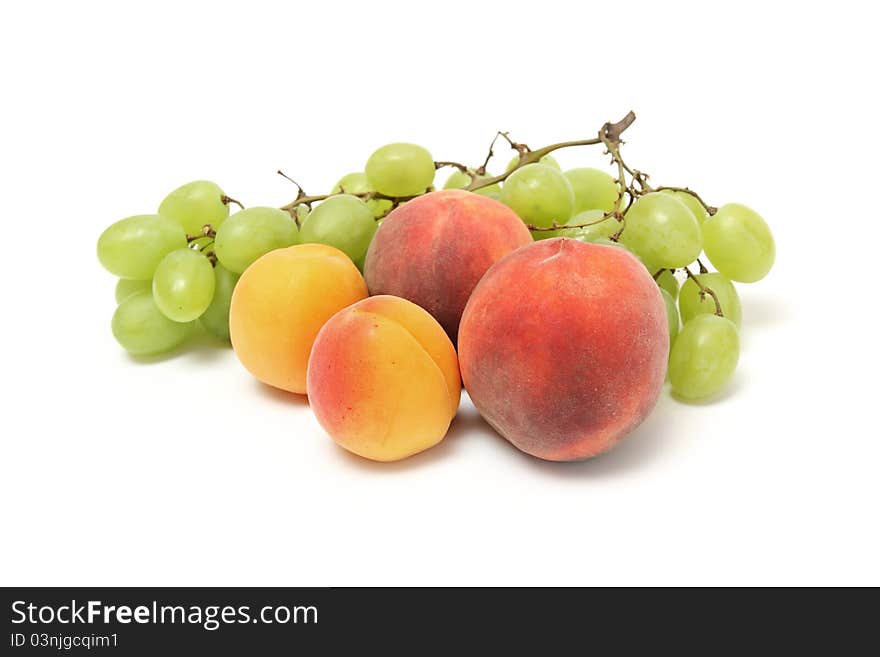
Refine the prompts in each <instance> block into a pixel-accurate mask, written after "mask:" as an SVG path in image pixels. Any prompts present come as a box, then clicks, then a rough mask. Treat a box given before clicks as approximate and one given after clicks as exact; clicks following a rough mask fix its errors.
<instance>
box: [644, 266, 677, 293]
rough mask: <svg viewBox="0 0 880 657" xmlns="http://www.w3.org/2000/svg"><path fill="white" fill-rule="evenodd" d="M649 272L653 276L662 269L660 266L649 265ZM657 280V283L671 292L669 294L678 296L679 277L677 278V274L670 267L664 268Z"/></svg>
mask: <svg viewBox="0 0 880 657" xmlns="http://www.w3.org/2000/svg"><path fill="white" fill-rule="evenodd" d="M647 269H648V272H649V273H650V274H651V276H653V275H654V274H656V273H657V272H658V271H660V269H661V268H660V267H654V268H652V267H650V266H648V267H647ZM655 280H656V281H657V285H659V286H660V288H661V289H663V290H666V291H667V292H669V296H671V297H672V298H673V299H675V298H677V297H678V279H676V278H675V274H673V273H672V271H671V270H669V269H664V270H663V272H662V273H661V274H660V275H659V276H658V277H657V278H656V279H655Z"/></svg>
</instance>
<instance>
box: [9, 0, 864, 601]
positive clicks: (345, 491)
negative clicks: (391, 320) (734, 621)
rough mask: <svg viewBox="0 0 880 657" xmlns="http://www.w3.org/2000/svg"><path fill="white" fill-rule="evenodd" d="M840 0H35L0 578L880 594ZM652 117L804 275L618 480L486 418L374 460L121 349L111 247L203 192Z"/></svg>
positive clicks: (23, 80) (778, 271)
mask: <svg viewBox="0 0 880 657" xmlns="http://www.w3.org/2000/svg"><path fill="white" fill-rule="evenodd" d="M819 4H820V3H799V4H797V5H791V8H786V9H783V8H781V7H782V6H784V4H783V3H769V2H761V3H756V4H754V5H750V4H749V3H733V4H730V3H728V5H726V6H724V7H722V6H720V5H717V4H716V3H692V4H685V3H671V2H646V3H638V2H629V3H616V4H615V3H607V2H605V3H597V4H590V3H574V2H550V1H547V0H544V1H543V2H529V3H515V2H510V1H507V2H500V3H495V2H480V3H465V2H444V3H436V4H433V5H428V4H423V3H416V2H407V3H396V4H394V3H382V2H358V3H351V4H342V3H338V2H332V1H324V2H314V3H291V2H288V3H281V2H278V3H262V2H248V3H238V2H237V3H219V2H212V3H207V2H206V3H201V4H196V3H184V2H175V3H140V4H138V5H134V4H133V3H110V2H108V3H95V2H78V3H60V2H59V3H46V2H33V3H4V4H3V8H2V10H0V26H2V27H0V30H2V38H0V62H2V76H3V84H2V91H3V100H2V104H0V113H2V121H0V133H2V142H0V166H2V170H0V174H2V175H0V188H2V193H0V200H2V227H0V240H2V260H0V262H2V264H3V267H4V276H3V279H2V281H3V282H2V290H3V304H2V309H3V310H2V313H3V314H2V322H0V331H2V343H0V344H2V345H3V357H2V361H0V372H2V385H3V395H2V449H3V451H2V458H0V468H2V473H0V504H2V518H0V526H2V539H0V583H2V584H6V585H12V584H28V585H50V584H90V585H134V584H151V585H160V584H169V585H171V584H176V585H197V584H209V585H233V584H235V585H244V584H249V585H328V584H874V585H877V584H880V566H878V559H877V554H878V552H880V540H878V522H877V501H878V499H880V486H878V468H880V460H878V457H880V437H878V431H877V429H876V426H875V420H876V408H877V403H878V402H877V392H878V386H877V378H876V377H877V367H878V364H880V363H878V353H877V332H878V325H877V321H876V318H877V304H878V301H877V292H876V290H877V287H876V278H877V270H876V266H875V263H874V260H875V259H876V253H877V251H876V248H877V239H878V228H877V224H878V221H880V217H878V212H877V201H876V197H875V195H876V191H877V190H876V180H877V161H878V160H877V150H878V129H877V122H878V120H880V119H878V104H877V102H876V100H875V98H874V93H875V91H876V70H875V69H876V63H877V61H878V60H880V53H878V48H877V45H876V44H877V42H876V33H875V26H876V19H875V18H873V17H871V16H869V15H867V11H866V10H862V9H860V7H862V6H865V7H867V6H869V3H855V2H836V3H834V4H833V7H832V8H829V9H817V8H815V6H817V5H819ZM822 4H824V3H822ZM829 7H830V6H829ZM629 109H634V110H635V111H636V112H637V114H638V120H637V122H636V123H635V125H634V126H633V127H632V128H631V129H630V131H629V132H628V133H627V135H626V138H627V141H628V143H627V145H626V146H625V147H624V149H625V150H624V154H625V156H626V157H627V159H628V161H629V162H630V163H632V164H633V165H635V166H638V167H640V168H642V169H645V170H647V171H650V172H651V173H652V174H653V178H652V179H653V180H654V181H655V182H658V183H667V184H687V185H691V186H692V187H694V188H695V189H697V190H699V191H700V192H701V193H703V194H704V195H705V197H706V198H707V199H709V200H710V201H711V202H714V203H716V204H721V203H724V202H726V201H728V200H736V201H741V202H744V203H746V204H748V205H751V206H753V207H754V208H756V209H757V210H758V211H759V212H761V213H762V214H763V215H764V216H765V218H766V219H767V220H768V222H769V223H770V224H771V226H772V228H773V230H774V232H775V235H776V239H777V245H778V260H777V266H776V268H775V269H774V271H773V272H772V273H771V275H770V276H769V277H768V278H767V279H765V280H764V281H762V282H760V283H757V284H754V285H748V286H746V285H743V286H741V287H740V291H741V296H742V299H743V305H744V316H745V319H744V326H743V354H742V358H741V365H740V368H739V371H738V372H737V374H736V376H735V379H734V381H733V383H732V385H731V386H730V389H729V391H728V392H727V393H726V394H725V395H723V396H722V398H721V399H720V400H718V401H716V402H715V403H712V404H707V405H696V406H687V405H683V404H680V403H677V402H675V401H673V400H671V399H670V398H669V396H668V392H667V393H664V395H663V398H662V400H661V402H660V404H659V405H658V407H657V409H656V410H655V412H654V413H653V415H651V417H650V418H649V420H648V421H647V422H646V423H645V424H644V425H643V426H642V427H641V428H640V429H639V430H637V431H636V432H635V433H634V434H633V435H632V436H631V437H630V438H629V439H628V440H627V441H626V442H625V443H624V444H623V445H622V446H620V447H619V448H618V449H617V450H616V451H614V452H612V453H610V454H608V455H606V456H603V457H602V458H600V459H597V460H595V461H592V462H586V463H579V464H551V463H545V462H541V461H538V460H535V459H532V458H530V457H527V456H525V455H522V454H520V453H518V452H517V451H516V450H515V449H514V448H512V447H511V446H510V445H508V444H507V443H506V442H505V441H504V440H502V439H501V438H499V437H498V436H496V435H495V434H494V433H493V432H492V431H491V430H490V429H488V427H487V426H486V425H485V424H483V423H482V422H481V420H479V418H478V416H477V415H476V413H475V411H474V410H473V408H472V407H471V406H470V405H469V404H467V403H465V404H463V406H462V408H461V412H460V415H459V417H458V419H457V420H456V421H455V424H454V426H453V428H452V430H451V431H450V434H449V436H448V437H447V439H446V440H445V441H444V443H442V444H441V445H440V446H439V447H437V448H435V449H433V450H430V451H429V452H426V453H424V454H422V455H419V456H417V457H414V458H412V459H409V460H407V461H405V462H401V463H397V464H391V465H381V464H373V463H370V462H366V461H363V460H360V459H358V458H356V457H353V456H350V455H348V454H347V453H345V452H343V451H342V450H341V449H339V448H337V447H336V446H335V445H334V443H333V442H332V441H331V440H330V439H329V438H328V437H326V436H325V435H324V434H323V433H322V431H321V430H320V428H319V427H318V425H317V423H316V421H315V420H314V418H313V417H312V415H311V413H310V412H309V409H308V407H307V404H306V402H305V401H304V400H303V399H300V398H297V397H294V396H290V395H286V394H282V393H279V392H274V391H272V390H270V389H268V388H266V387H264V386H262V385H260V384H258V383H256V382H255V381H254V380H253V379H251V378H250V376H249V375H248V374H247V373H246V372H245V371H244V370H243V369H242V368H241V367H240V366H239V365H238V363H237V361H236V359H235V357H234V355H233V354H232V353H231V351H229V350H228V349H223V348H218V347H217V346H216V345H215V344H214V343H211V342H210V341H208V340H203V341H202V342H201V343H199V344H197V345H196V346H195V347H194V348H191V349H189V350H185V351H183V352H181V353H180V354H179V355H176V356H175V357H172V358H168V359H165V360H159V361H156V362H151V363H146V364H145V363H139V362H136V361H134V360H133V359H131V358H129V357H128V356H126V355H125V353H123V352H122V351H121V349H120V348H119V347H118V346H117V345H116V343H115V342H114V340H113V338H112V336H111V334H110V330H109V321H110V316H111V314H112V312H113V309H114V302H113V285H114V280H113V278H112V277H111V276H110V275H108V274H107V273H106V272H104V271H103V270H102V269H101V268H100V266H99V265H98V263H97V260H96V258H95V253H94V251H95V241H96V239H97V237H98V235H99V234H100V232H101V230H102V229H103V228H104V227H105V226H106V225H108V224H110V223H111V222H113V221H115V220H116V219H119V218H121V217H124V216H127V215H130V214H136V213H144V212H152V211H154V209H155V208H156V206H157V205H158V203H159V201H160V200H161V199H162V197H163V196H164V195H165V194H166V193H167V192H168V191H170V190H171V189H172V188H174V187H176V186H177V185H179V184H182V183H184V182H186V181H189V180H193V179H198V178H208V179H213V180H216V181H218V182H219V183H220V184H221V185H222V186H223V187H224V189H225V190H226V191H227V193H229V194H230V195H232V196H235V197H237V198H240V199H241V200H242V201H243V202H244V203H245V204H246V205H268V204H272V205H281V204H283V203H284V202H286V201H288V200H290V199H291V198H292V196H293V194H294V189H293V188H292V186H291V185H290V184H289V183H287V182H285V181H284V180H283V179H281V178H280V177H278V176H276V175H275V170H276V169H278V168H279V167H280V168H283V169H284V170H285V171H286V172H287V173H289V174H291V175H293V176H295V177H296V178H298V179H299V180H300V181H301V182H302V183H303V184H304V185H305V187H306V189H307V190H310V191H313V192H319V191H322V190H325V189H328V188H329V187H330V185H332V184H333V183H334V182H335V181H336V179H337V178H338V177H340V176H341V175H342V174H344V173H346V172H348V171H353V170H357V169H360V168H362V166H363V163H364V162H365V160H366V158H367V156H368V155H369V154H370V152H371V151H372V150H373V149H374V148H375V147H377V146H379V145H381V144H383V143H386V142H389V141H397V140H407V141H415V142H418V143H422V144H424V145H426V146H427V147H429V148H430V149H431V151H432V153H433V154H434V156H435V158H437V159H447V158H451V159H460V160H466V161H469V162H473V163H477V162H478V161H479V160H480V159H481V157H482V156H483V154H484V152H485V148H486V145H487V142H488V140H489V138H490V137H491V136H492V134H494V131H495V130H497V129H499V128H500V129H507V130H511V131H513V133H514V136H516V137H518V138H520V139H521V140H522V141H525V142H527V143H529V144H531V145H532V146H540V145H543V144H546V143H550V142H551V141H558V140H563V139H572V138H578V137H589V136H592V135H593V134H594V133H595V131H596V130H597V129H598V127H599V126H600V125H601V124H602V123H603V122H604V121H606V120H608V119H618V118H620V117H621V116H622V115H623V114H625V113H626V111H627V110H629ZM502 157H503V160H502V161H503V162H506V160H507V159H508V157H509V155H508V153H504V154H503V156H502ZM559 159H560V160H561V161H562V163H563V165H565V166H574V165H576V164H585V165H597V164H601V163H602V162H603V160H602V158H601V157H600V154H599V152H598V151H597V150H595V149H592V150H582V151H580V152H568V153H566V154H564V155H561V156H560V158H559ZM535 339H536V340H538V339H541V336H535ZM535 393H536V394H540V391H535Z"/></svg>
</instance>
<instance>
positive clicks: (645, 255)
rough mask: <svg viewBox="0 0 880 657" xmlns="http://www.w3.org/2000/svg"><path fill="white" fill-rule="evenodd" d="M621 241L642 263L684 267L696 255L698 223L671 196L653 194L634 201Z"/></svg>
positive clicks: (658, 193)
mask: <svg viewBox="0 0 880 657" xmlns="http://www.w3.org/2000/svg"><path fill="white" fill-rule="evenodd" d="M621 241H622V242H623V243H624V244H626V245H627V246H629V247H631V248H632V249H633V250H634V251H635V252H636V253H638V254H639V256H641V258H642V260H643V261H645V262H650V263H653V264H655V265H657V266H658V267H662V268H677V267H685V266H687V265H689V264H690V263H692V262H693V261H694V260H696V259H697V257H698V256H699V255H700V251H701V250H702V238H701V236H700V224H699V222H698V221H697V220H696V218H695V217H694V215H693V213H692V212H691V211H690V210H688V208H687V206H686V205H685V204H684V203H682V202H681V201H679V200H678V199H677V198H675V197H674V196H670V195H669V194H663V193H661V192H653V193H651V194H646V195H645V196H642V197H640V198H638V199H637V200H636V201H635V203H633V204H632V206H631V207H630V209H629V211H628V212H627V213H626V227H625V228H624V230H623V233H622V235H621Z"/></svg>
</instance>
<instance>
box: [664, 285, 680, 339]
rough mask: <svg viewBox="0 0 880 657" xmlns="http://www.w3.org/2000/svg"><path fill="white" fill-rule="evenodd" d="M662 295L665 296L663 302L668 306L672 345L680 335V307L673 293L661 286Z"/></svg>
mask: <svg viewBox="0 0 880 657" xmlns="http://www.w3.org/2000/svg"><path fill="white" fill-rule="evenodd" d="M660 296H662V297H663V304H664V305H665V306H666V320H667V321H668V322H669V344H670V345H671V344H672V343H673V342H675V338H676V337H678V329H679V321H678V307H677V306H676V305H675V299H673V298H672V295H671V294H669V292H667V291H666V290H665V289H663V288H662V287H661V288H660Z"/></svg>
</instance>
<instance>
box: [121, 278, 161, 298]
mask: <svg viewBox="0 0 880 657" xmlns="http://www.w3.org/2000/svg"><path fill="white" fill-rule="evenodd" d="M152 290H153V281H152V280H150V279H146V280H142V281H141V280H136V279H133V278H120V279H119V280H118V281H116V290H115V292H114V294H115V296H116V303H118V304H119V303H122V302H123V301H125V300H126V299H128V297H130V296H131V295H132V294H137V293H138V292H152Z"/></svg>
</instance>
